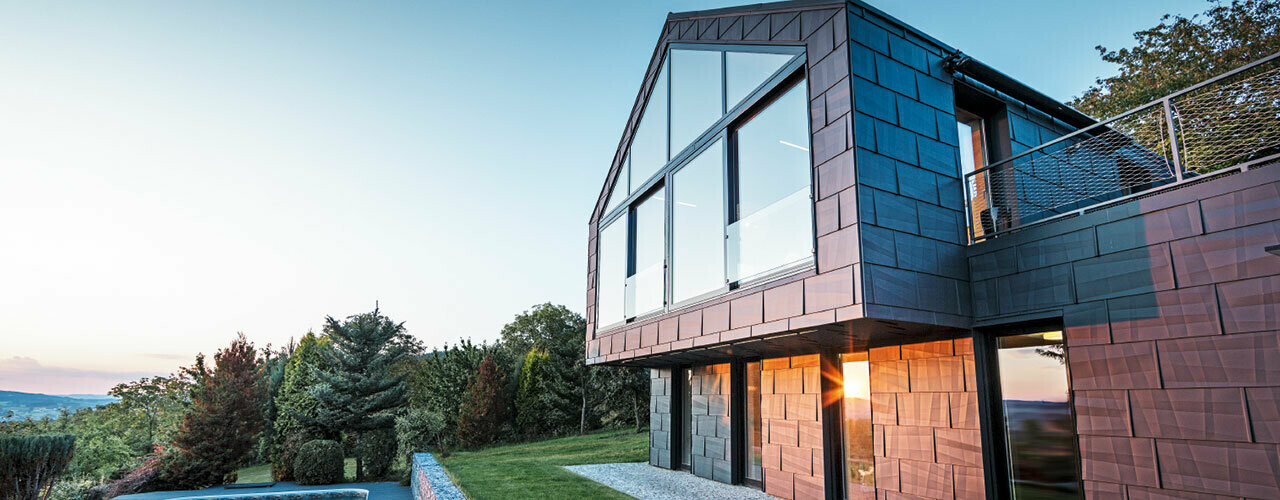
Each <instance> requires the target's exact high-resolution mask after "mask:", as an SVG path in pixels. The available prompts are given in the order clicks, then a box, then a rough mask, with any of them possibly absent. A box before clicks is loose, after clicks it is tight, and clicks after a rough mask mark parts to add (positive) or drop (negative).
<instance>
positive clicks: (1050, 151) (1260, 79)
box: [965, 52, 1280, 241]
mask: <svg viewBox="0 0 1280 500" xmlns="http://www.w3.org/2000/svg"><path fill="white" fill-rule="evenodd" d="M1277 61H1280V52H1277V53H1274V54H1271V55H1269V56H1267V57H1264V58H1262V59H1259V60H1257V61H1254V62H1251V63H1249V64H1246V65H1244V66H1241V67H1239V68H1235V69H1233V70H1231V71H1228V72H1226V73H1223V74H1221V75H1218V76H1215V77H1213V78H1209V79H1207V80H1204V81H1202V82H1200V83H1197V84H1195V85H1192V86H1190V87H1187V88H1185V89H1182V90H1179V91H1177V92H1174V93H1171V94H1169V95H1166V96H1164V97H1161V98H1159V99H1156V100H1153V101H1151V102H1148V103H1146V104H1143V105H1141V106H1138V107H1135V108H1133V109H1130V110H1128V111H1125V112H1124V113H1121V114H1119V115H1116V116H1113V117H1111V118H1108V119H1106V120H1103V121H1100V122H1097V123H1094V124H1092V125H1089V126H1087V127H1084V128H1081V129H1078V130H1075V131H1073V132H1071V133H1069V134H1066V135H1063V136H1060V137H1058V138H1056V139H1053V140H1051V141H1048V142H1045V143H1043V144H1040V145H1039V146H1037V147H1035V148H1031V149H1029V150H1027V151H1024V152H1022V153H1019V154H1017V155H1014V156H1011V157H1009V158H1006V159H1003V160H1000V161H998V162H995V163H990V164H987V165H984V166H982V167H981V168H978V169H975V170H974V171H973V172H970V173H968V174H966V175H965V191H966V200H967V202H966V211H967V212H968V213H967V216H968V217H967V219H968V223H967V225H968V227H969V233H970V238H971V240H972V241H978V240H981V239H986V238H989V237H991V236H995V235H998V234H1002V233H1004V232H1007V231H1011V230H1014V229H1016V228H1020V227H1023V226H1025V225H1028V224H1030V223H1032V222H1039V221H1041V220H1047V219H1051V218H1057V217H1058V216H1061V215H1065V214H1069V213H1074V212H1082V211H1084V210H1087V209H1089V208H1092V207H1094V206H1097V205H1101V204H1104V203H1111V202H1114V201H1115V197H1114V196H1111V194H1114V193H1120V192H1125V191H1147V190H1149V189H1136V188H1137V187H1140V186H1143V185H1145V184H1152V183H1155V184H1157V188H1164V187H1166V186H1164V185H1162V184H1168V183H1170V182H1171V183H1173V184H1177V183H1181V182H1183V181H1184V180H1185V179H1186V177H1188V176H1189V175H1195V174H1194V173H1193V172H1191V169H1190V168H1188V167H1187V166H1186V165H1185V164H1186V163H1187V162H1186V160H1187V159H1188V158H1186V157H1185V156H1184V155H1186V154H1187V150H1186V149H1185V148H1184V146H1185V145H1184V140H1185V139H1186V137H1184V134H1186V130H1184V129H1182V128H1180V127H1179V126H1178V125H1179V123H1180V122H1181V123H1182V124H1184V125H1187V122H1188V117H1187V116H1185V112H1183V111H1181V110H1180V109H1179V104H1180V103H1178V102H1175V101H1178V100H1179V99H1180V98H1183V97H1187V100H1188V101H1195V100H1196V99H1197V98H1200V97H1202V96H1204V95H1208V96H1213V94H1212V93H1207V94H1197V92H1198V91H1200V90H1203V89H1206V88H1208V87H1210V86H1214V85H1217V84H1220V83H1223V82H1225V81H1227V80H1228V79H1231V78H1233V77H1235V76H1237V75H1241V74H1243V73H1246V72H1249V71H1251V70H1254V69H1256V68H1259V67H1262V66H1264V65H1268V64H1271V63H1273V62H1277ZM1273 72H1276V75H1274V76H1273V75H1271V73H1273ZM1264 77H1266V78H1264ZM1268 78H1272V79H1276V80H1277V81H1280V68H1277V69H1275V70H1268V71H1266V72H1263V73H1260V74H1256V75H1252V76H1250V77H1248V78H1247V79H1244V80H1241V81H1237V82H1233V83H1232V84H1230V85H1237V86H1239V89H1243V90H1244V91H1246V92H1255V93H1257V92H1262V93H1263V94H1265V96H1264V97H1265V99H1264V100H1263V101H1264V104H1267V105H1275V106H1276V107H1277V108H1278V109H1280V97H1272V94H1270V93H1268V92H1274V93H1276V95H1278V96H1280V86H1275V85H1274V83H1273V82H1272V81H1271V80H1269V79H1268ZM1251 79H1257V81H1255V82H1251ZM1259 84H1261V85H1262V87H1260V88H1259V87H1258V85H1259ZM1250 85H1252V86H1250ZM1273 86H1274V88H1273ZM1221 89H1223V90H1224V91H1230V90H1232V89H1231V88H1230V87H1229V86H1226V85H1224V86H1223V87H1221ZM1271 101H1275V102H1274V103H1272V102H1271ZM1184 104H1185V103H1184ZM1190 104H1191V106H1190V107H1191V108H1193V109H1194V108H1195V105H1196V104H1197V103H1195V102H1192V103H1190ZM1199 104H1200V108H1198V109H1194V110H1193V112H1202V113H1203V114H1204V116H1191V119H1195V118H1199V119H1200V120H1201V121H1199V122H1193V123H1191V124H1190V127H1192V128H1193V129H1195V127H1197V126H1198V127H1200V129H1198V130H1203V129H1204V127H1205V126H1206V123H1209V124H1210V125H1209V126H1210V127H1215V126H1216V127H1223V126H1232V125H1240V126H1244V127H1248V126H1250V125H1255V122H1247V121H1246V120H1250V119H1253V120H1257V119H1259V118H1261V119H1262V120H1264V121H1265V123H1264V125H1265V128H1263V129H1262V132H1261V133H1262V134H1263V137H1261V139H1262V140H1264V141H1270V140H1271V139H1273V137H1272V135H1275V134H1280V115H1277V116H1275V117H1274V118H1275V122H1274V125H1272V122H1271V121H1270V120H1269V118H1271V117H1269V116H1268V115H1267V113H1266V112H1264V113H1260V114H1259V113H1253V114H1243V116H1244V118H1242V119H1241V123H1231V122H1230V118H1231V117H1230V116H1228V117H1225V118H1226V119H1227V121H1225V122H1218V121H1213V120H1218V119H1222V118H1224V117H1222V116H1218V115H1215V112H1217V113H1221V107H1220V106H1219V107H1214V108H1213V111H1206V108H1205V105H1204V104H1203V103H1199ZM1209 104H1211V105H1215V106H1217V105H1225V106H1227V110H1228V111H1230V105H1231V104H1234V103H1232V102H1226V103H1218V102H1216V101H1215V102H1211V103H1209ZM1248 110H1249V108H1247V107H1246V108H1243V109H1242V111H1248ZM1154 112H1158V113H1159V116H1155V115H1154V114H1153V113H1154ZM1132 120H1136V122H1135V123H1134V124H1131V125H1133V126H1131V127H1129V128H1127V129H1126V128H1121V127H1117V126H1118V125H1121V124H1122V122H1127V121H1132ZM1206 120H1207V121H1206ZM1152 125H1159V126H1158V127H1152ZM1124 130H1127V132H1126V131H1124ZM1239 130H1242V131H1244V132H1251V131H1252V129H1249V128H1244V129H1239ZM1214 131H1216V129H1213V130H1211V132H1214ZM1228 135H1229V134H1228ZM1235 137H1236V140H1237V142H1236V143H1228V144H1216V145H1215V144H1212V139H1214V138H1216V137H1215V136H1213V135H1210V136H1200V137H1193V139H1196V140H1204V141H1207V142H1209V143H1210V144H1208V146H1212V147H1218V148H1219V149H1216V150H1215V149H1208V150H1202V151H1198V153H1203V152H1204V151H1209V152H1210V153H1214V152H1217V153H1221V152H1222V150H1227V149H1226V148H1229V147H1233V146H1234V147H1237V148H1239V147H1246V148H1247V147H1253V146H1254V145H1253V143H1256V142H1257V140H1256V139H1258V137H1254V136H1248V135H1246V137H1245V139H1247V140H1248V141H1246V142H1249V141H1251V142H1249V143H1248V144H1240V143H1239V140H1240V139H1239V137H1238V136H1235ZM1231 139H1232V137H1226V138H1225V140H1226V141H1228V142H1229V141H1230V140H1231ZM1144 141H1146V142H1150V141H1154V142H1152V143H1147V144H1144V143H1143V142H1144ZM1273 147H1280V142H1278V143H1277V144H1270V143H1266V144H1264V145H1263V146H1261V147H1256V148H1255V149H1254V150H1251V151H1246V153H1247V154H1254V153H1258V152H1259V151H1263V150H1267V149H1269V148H1273ZM1072 148H1074V150H1072ZM1099 150H1101V154H1099ZM1228 151H1232V152H1234V151H1235V150H1228ZM1076 156H1079V158H1076ZM1210 156H1211V157H1212V155H1210ZM1238 156H1240V155H1237V157H1238ZM1231 159H1235V158H1228V160H1231ZM1045 160H1048V162H1046V161H1045ZM1036 162H1044V163H1045V164H1043V165H1037V164H1036ZM1162 163H1163V165H1162ZM1019 164H1023V167H1019ZM1027 164H1029V165H1030V168H1028V167H1027V166H1026V165H1027ZM1082 165H1084V166H1082ZM1063 166H1066V167H1068V168H1066V169H1062V167H1063ZM1009 168H1012V170H1013V171H1012V172H1003V170H1005V169H1009ZM1042 168H1043V169H1046V170H1050V171H1051V172H1052V174H1053V176H1054V177H1059V178H1060V180H1053V179H1047V178H1045V177H1044V176H1043V175H1041V174H1040V172H1039V170H1040V169H1042ZM1123 168H1128V171H1127V175H1129V176H1131V177H1133V179H1128V180H1126V179H1123V178H1122V177H1123V175H1126V173H1124V172H1121V170H1122V169H1123ZM1100 172H1102V173H1100ZM1189 172H1191V173H1190V174H1189ZM1153 174H1158V175H1159V176H1157V175H1153ZM995 175H1000V176H1001V177H993V176H995ZM1068 177H1069V178H1068ZM1113 177H1114V179H1113ZM993 178H994V179H995V181H996V183H1003V184H1007V185H1003V184H1002V185H1001V186H999V187H1000V189H996V186H994V185H993ZM979 180H981V181H982V182H983V184H982V185H981V186H979V185H978V184H977V182H979ZM1134 180H1145V182H1136V183H1135V184H1134V185H1128V184H1125V182H1127V181H1134ZM1074 182H1079V183H1081V184H1080V185H1079V186H1075V187H1074V188H1073V187H1072V186H1068V185H1067V184H1069V183H1074ZM1036 183H1040V184H1041V185H1042V186H1038V187H1039V188H1040V190H1039V191H1036V192H1035V193H1033V194H1034V195H1035V196H1038V197H1041V198H1047V199H1054V200H1056V199H1064V200H1068V201H1065V202H1062V203H1059V204H1056V205H1043V206H1042V205H1037V204H1034V203H1031V202H1030V201H1028V200H1025V199H1023V198H1022V196H1028V197H1029V196H1032V194H1026V192H1027V191H1029V190H1031V189H1033V187H1036ZM1090 183H1092V184H1090ZM1020 184H1026V185H1020ZM1043 186H1051V187H1052V188H1053V189H1052V190H1045V189H1044V188H1043ZM1099 187H1111V188H1112V189H1111V191H1110V192H1100V193H1092V190H1094V189H1098V188H1099ZM979 188H981V189H982V190H983V191H982V193H981V197H982V198H983V201H984V203H985V206H976V200H977V199H978V197H977V196H976V195H977V193H975V191H977V190H978V189H979ZM1076 188H1079V189H1076ZM1091 193H1092V194H1091ZM1128 194H1129V195H1132V194H1134V193H1128ZM997 195H998V196H999V197H1000V198H1002V199H1010V197H1011V196H1012V198H1011V199H1012V200H1013V201H1014V205H1015V206H1014V207H1012V208H1013V209H1015V211H1014V213H1013V214H1007V213H1001V212H1002V211H1007V210H1010V207H1008V206H1006V205H1005V204H995V203H993V202H992V199H991V198H992V196H997ZM1103 198H1106V199H1103ZM1036 201H1040V200H1039V199H1037V200H1036ZM1087 201H1096V203H1093V204H1089V205H1088V206H1085V207H1076V205H1080V204H1083V203H1084V202H1087ZM1024 204H1025V205H1026V207H1023V205H1024ZM1063 207H1071V208H1069V209H1067V210H1061V209H1062V208H1063ZM1023 208H1028V209H1030V212H1031V213H1030V214H1029V215H1027V217H1028V218H1031V220H1028V221H1022V220H1018V221H1017V222H1009V223H1007V227H998V226H999V225H1000V219H999V217H1009V218H1012V217H1022V215H1023V214H1020V213H1019V212H1020V211H1021V209H1023ZM1036 209H1039V211H1036ZM977 210H981V212H979V213H976V214H975V211H977ZM1049 213H1052V214H1053V215H1052V216H1049V217H1044V218H1036V217H1038V216H1040V215H1044V214H1049ZM975 215H976V216H977V220H975ZM987 218H989V220H988V219H987ZM988 222H990V226H991V227H990V228H988V227H986V226H987V223H988ZM975 224H977V225H980V226H982V227H981V228H980V229H981V232H979V231H978V230H976V229H978V228H975Z"/></svg>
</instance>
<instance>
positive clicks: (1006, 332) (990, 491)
mask: <svg viewBox="0 0 1280 500" xmlns="http://www.w3.org/2000/svg"><path fill="white" fill-rule="evenodd" d="M1054 330H1056V331H1060V332H1063V340H1062V346H1063V350H1062V354H1063V356H1064V359H1063V362H1062V369H1063V370H1065V371H1066V376H1067V395H1068V399H1067V401H1068V404H1067V408H1068V409H1069V410H1070V412H1071V432H1072V435H1073V436H1074V439H1072V444H1073V446H1074V447H1075V452H1076V458H1077V460H1076V461H1075V468H1076V478H1077V483H1078V487H1079V491H1080V493H1081V495H1082V496H1083V495H1084V493H1085V492H1086V491H1087V490H1086V489H1085V485H1084V476H1083V472H1084V471H1083V469H1082V463H1081V461H1080V460H1079V458H1080V457H1081V454H1080V434H1079V428H1078V424H1077V422H1078V421H1079V415H1077V414H1076V405H1075V403H1074V398H1075V387H1074V381H1073V380H1072V379H1071V362H1070V357H1071V354H1070V352H1069V349H1067V348H1066V347H1067V341H1066V335H1065V332H1066V330H1065V328H1064V324H1063V323H1062V320H1061V319H1060V318H1059V319H1056V320H1045V321H1034V322H1029V323H1024V324H1021V325H1002V326H999V327H990V328H982V329H975V330H973V355H974V366H975V372H976V373H975V374H974V375H975V379H976V382H977V386H978V387H977V388H978V426H979V428H980V430H981V432H980V436H979V438H980V441H981V444H982V467H983V470H985V471H987V472H986V473H985V474H983V476H984V479H985V482H986V493H987V497H988V498H1013V481H1012V479H1013V476H1012V472H1011V471H1010V467H1011V465H1012V464H1011V462H1010V458H1011V457H1010V456H1009V447H1008V442H1007V437H1006V433H1007V432H1008V429H1007V428H1006V417H1007V416H1006V415H1005V411H1004V396H1003V391H1002V390H1001V384H1000V360H999V354H998V352H997V350H998V349H999V343H1000V342H999V341H1000V338H1002V337H1012V336H1017V335H1026V334H1033V333H1045V332H1049V331H1054Z"/></svg>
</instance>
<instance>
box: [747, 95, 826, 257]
mask: <svg viewBox="0 0 1280 500" xmlns="http://www.w3.org/2000/svg"><path fill="white" fill-rule="evenodd" d="M805 87H806V85H805V83H804V81H803V80H802V81H801V82H800V83H799V84H797V85H796V86H795V87H793V88H792V89H791V90H789V91H787V93H786V94H783V96H782V97H780V98H778V100H777V101H776V102H774V103H772V104H771V105H770V106H769V107H768V108H766V109H765V110H764V111H761V112H760V114H758V115H756V116H755V117H752V118H751V120H750V121H748V122H747V123H746V124H744V125H743V126H742V128H741V129H739V130H738V132H737V135H736V137H737V156H738V200H737V201H738V206H737V220H736V221H735V222H734V223H733V224H730V225H729V229H728V236H729V280H730V281H739V280H744V279H749V278H752V277H757V276H760V275H762V274H766V273H768V272H770V271H773V270H776V269H779V268H783V267H787V266H790V265H793V264H796V263H798V262H800V261H804V260H809V259H812V255H813V214H812V212H811V203H810V199H809V191H810V187H809V186H810V172H809V171H810V161H809V108H808V102H807V100H806V98H805Z"/></svg>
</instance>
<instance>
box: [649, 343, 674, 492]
mask: <svg viewBox="0 0 1280 500" xmlns="http://www.w3.org/2000/svg"><path fill="white" fill-rule="evenodd" d="M673 382H674V380H673V379H672V370H671V369H670V368H654V369H651V370H649V465H653V466H657V467H662V468H665V469H671V468H672V464H671V433H673V432H679V431H678V430H676V429H672V427H671V423H672V418H671V409H672V408H673V407H674V406H673V405H672V401H671V398H673V397H675V394H674V393H673V392H672V388H673V386H672V384H673Z"/></svg>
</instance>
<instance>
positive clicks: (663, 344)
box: [586, 3, 861, 364]
mask: <svg viewBox="0 0 1280 500" xmlns="http://www.w3.org/2000/svg"><path fill="white" fill-rule="evenodd" d="M844 9H845V7H844V5H843V4H841V3H832V4H827V5H820V4H819V5H810V6H804V7H796V8H793V9H790V10H773V11H767V12H766V11H761V12H760V13H756V14H748V15H724V16H718V17H717V16H710V17H701V18H687V19H672V20H669V21H668V22H667V24H666V25H665V27H664V28H663V31H662V34H661V39H660V41H659V44H658V49H659V50H658V51H657V52H655V58H654V59H653V60H652V61H651V62H650V66H649V69H648V72H647V74H646V76H645V83H644V85H643V87H642V88H643V89H648V88H649V82H651V81H652V79H653V78H654V77H655V76H656V73H657V71H658V68H659V64H660V59H658V58H657V57H656V56H657V55H658V54H660V53H661V50H662V49H665V47H666V46H667V44H669V43H671V42H681V43H746V44H750V43H773V44H788V45H802V46H804V47H805V53H806V58H807V74H808V80H807V81H808V84H809V96H810V118H811V124H810V128H811V134H812V136H811V148H810V149H811V151H812V156H813V166H814V174H813V178H814V179H815V181H814V190H815V195H816V196H815V198H816V206H815V223H816V227H817V234H818V236H817V252H816V258H815V260H816V269H814V270H812V271H808V272H805V273H801V274H798V275H795V276H792V277H789V278H784V279H781V280H777V281H773V282H769V283H766V284H763V285H760V286H755V287H751V288H747V289H743V290H738V291H735V292H733V293H731V294H728V295H725V296H723V297H718V298H716V299H713V300H710V301H707V302H704V303H701V304H697V305H694V306H690V307H687V308H684V309H681V310H678V311H672V312H669V313H666V314H663V315H659V316H657V317H653V318H647V319H643V320H639V321H636V322H634V323H632V324H629V325H626V326H625V327H622V328H617V329H613V330H609V331H603V332H596V327H597V325H596V324H595V284H596V269H597V265H596V231H597V222H598V219H599V216H600V213H599V212H600V211H601V210H602V209H603V204H604V202H605V198H604V196H603V194H602V196H601V198H600V200H599V201H598V203H597V207H596V213H595V214H594V215H593V217H592V220H591V223H590V224H589V236H588V239H589V241H588V245H587V247H588V249H587V307H586V313H587V322H588V323H587V346H586V350H587V352H586V356H587V363H588V364H598V363H607V362H614V361H619V360H626V359H630V358H634V357H637V356H648V355H653V354H659V353H665V352H669V351H675V350H682V349H690V348H693V347H700V346H705V345H711V344H717V343H724V342H731V341H736V340H741V339H745V338H748V337H753V336H761V335H769V334H774V333H780V332H784V331H788V330H794V329H798V328H807V327H812V326H815V325H821V324H826V323H834V322H836V321H843V320H847V319H852V318H855V317H860V316H861V312H860V309H859V308H857V307H855V303H856V301H857V297H856V294H855V286H857V283H858V280H857V279H856V278H855V277H856V276H858V274H859V273H858V271H857V268H858V264H859V262H860V257H859V253H860V252H859V251H860V247H859V243H858V233H857V226H856V222H857V210H856V208H855V207H856V203H857V201H856V196H855V191H854V190H853V189H852V186H853V185H854V173H853V172H854V169H853V153H852V142H853V141H852V132H851V130H852V123H851V121H852V118H851V100H850V83H849V56H848V39H849V36H848V31H847V25H846V22H847V18H846V16H844V15H838V14H840V13H841V12H844ZM645 92H647V90H645V91H642V92H641V95H639V96H637V100H636V103H637V105H636V108H635V109H634V110H633V112H632V116H631V117H630V120H629V121H628V124H627V127H626V129H625V130H624V132H623V138H622V142H621V144H620V147H619V150H618V153H617V154H616V155H615V158H614V162H613V165H612V169H611V171H610V174H609V179H610V181H611V180H612V178H613V177H614V176H616V175H617V172H618V171H619V166H620V163H621V161H622V159H623V154H624V153H625V146H626V145H627V144H628V143H629V141H630V135H631V133H632V129H633V127H634V126H635V125H636V121H637V119H638V116H637V115H638V113H639V111H640V110H639V108H640V106H641V105H642V103H644V102H645V100H646V97H647V95H646V94H645ZM606 185H609V184H606Z"/></svg>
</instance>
